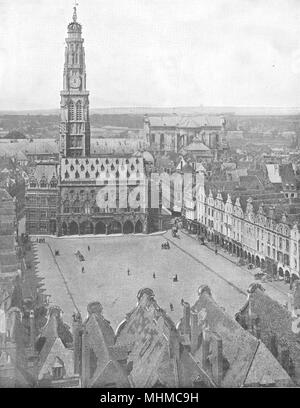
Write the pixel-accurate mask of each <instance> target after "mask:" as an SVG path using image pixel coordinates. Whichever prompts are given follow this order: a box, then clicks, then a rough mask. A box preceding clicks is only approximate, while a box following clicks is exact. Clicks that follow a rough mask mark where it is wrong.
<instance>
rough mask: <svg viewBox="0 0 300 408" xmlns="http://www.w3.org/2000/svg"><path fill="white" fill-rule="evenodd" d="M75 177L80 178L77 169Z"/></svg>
mask: <svg viewBox="0 0 300 408" xmlns="http://www.w3.org/2000/svg"><path fill="white" fill-rule="evenodd" d="M75 178H77V179H78V178H79V173H78V171H77V170H76V173H75Z"/></svg>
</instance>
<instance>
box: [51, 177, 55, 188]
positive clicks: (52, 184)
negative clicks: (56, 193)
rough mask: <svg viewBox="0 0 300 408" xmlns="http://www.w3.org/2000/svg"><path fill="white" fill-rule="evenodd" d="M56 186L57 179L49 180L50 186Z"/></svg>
mask: <svg viewBox="0 0 300 408" xmlns="http://www.w3.org/2000/svg"><path fill="white" fill-rule="evenodd" d="M56 186H57V180H55V179H53V180H51V182H50V187H51V188H56Z"/></svg>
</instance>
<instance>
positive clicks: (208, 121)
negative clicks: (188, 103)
mask: <svg viewBox="0 0 300 408" xmlns="http://www.w3.org/2000/svg"><path fill="white" fill-rule="evenodd" d="M148 120H149V123H150V126H151V127H178V128H191V129H196V128H203V127H206V126H208V127H217V128H219V127H222V126H223V122H224V121H223V118H222V117H220V116H213V115H198V116H177V115H173V116H152V117H149V118H148Z"/></svg>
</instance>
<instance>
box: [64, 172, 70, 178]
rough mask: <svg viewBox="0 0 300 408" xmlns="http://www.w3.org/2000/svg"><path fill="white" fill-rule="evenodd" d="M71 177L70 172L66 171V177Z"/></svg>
mask: <svg viewBox="0 0 300 408" xmlns="http://www.w3.org/2000/svg"><path fill="white" fill-rule="evenodd" d="M69 177H70V175H69V173H68V172H67V171H66V172H65V178H66V179H67V178H69Z"/></svg>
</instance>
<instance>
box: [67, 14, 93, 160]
mask: <svg viewBox="0 0 300 408" xmlns="http://www.w3.org/2000/svg"><path fill="white" fill-rule="evenodd" d="M81 31H82V27H81V25H80V24H79V23H78V22H77V10H76V7H74V13H73V21H72V22H71V23H70V24H69V25H68V38H66V49H65V65H64V77H63V90H62V91H61V93H60V95H61V102H60V112H61V122H60V155H61V156H62V157H86V156H89V155H90V119H89V92H88V91H87V90H86V70H85V53H84V47H83V41H84V40H83V38H81Z"/></svg>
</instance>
